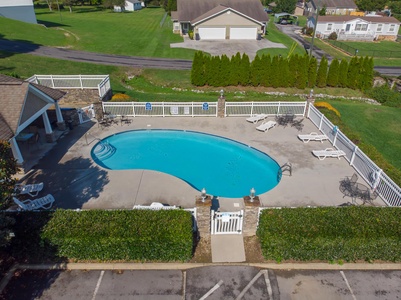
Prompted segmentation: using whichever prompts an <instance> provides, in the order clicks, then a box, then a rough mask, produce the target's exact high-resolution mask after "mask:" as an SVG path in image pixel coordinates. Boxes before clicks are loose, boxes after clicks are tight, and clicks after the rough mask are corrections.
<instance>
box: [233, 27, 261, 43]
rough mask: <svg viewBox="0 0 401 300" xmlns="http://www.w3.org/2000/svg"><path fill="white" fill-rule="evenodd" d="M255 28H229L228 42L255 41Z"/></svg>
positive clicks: (256, 31)
mask: <svg viewBox="0 0 401 300" xmlns="http://www.w3.org/2000/svg"><path fill="white" fill-rule="evenodd" d="M257 34H258V29H257V28H246V27H245V28H236V27H230V40H256V38H257Z"/></svg>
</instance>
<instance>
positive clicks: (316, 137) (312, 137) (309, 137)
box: [298, 132, 329, 143]
mask: <svg viewBox="0 0 401 300" xmlns="http://www.w3.org/2000/svg"><path fill="white" fill-rule="evenodd" d="M298 138H299V139H300V140H301V141H303V142H304V143H308V142H309V141H320V142H322V143H323V141H325V140H328V139H329V138H328V137H327V135H325V134H318V133H316V132H311V133H309V134H298Z"/></svg>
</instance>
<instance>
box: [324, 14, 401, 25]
mask: <svg viewBox="0 0 401 300" xmlns="http://www.w3.org/2000/svg"><path fill="white" fill-rule="evenodd" d="M355 19H361V20H364V21H366V22H371V23H391V24H401V22H400V21H398V20H397V19H396V18H394V17H358V16H319V19H318V23H326V22H348V21H352V20H355Z"/></svg>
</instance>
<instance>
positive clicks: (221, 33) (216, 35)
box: [199, 27, 226, 40]
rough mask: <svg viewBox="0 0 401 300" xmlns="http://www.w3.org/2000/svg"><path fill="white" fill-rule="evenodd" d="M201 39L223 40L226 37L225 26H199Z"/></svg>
mask: <svg viewBox="0 0 401 300" xmlns="http://www.w3.org/2000/svg"><path fill="white" fill-rule="evenodd" d="M199 37H200V39H201V40H224V39H225V38H226V28H225V27H222V28H199Z"/></svg>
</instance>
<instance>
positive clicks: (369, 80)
mask: <svg viewBox="0 0 401 300" xmlns="http://www.w3.org/2000/svg"><path fill="white" fill-rule="evenodd" d="M374 66H375V65H374V62H373V57H369V58H368V59H367V62H366V66H365V72H366V82H365V85H364V87H363V89H364V90H367V89H370V88H371V87H372V86H373V80H374V77H375V72H374Z"/></svg>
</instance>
